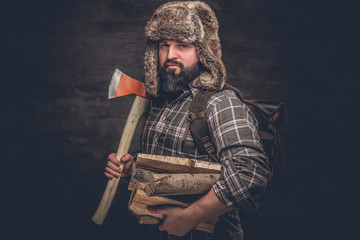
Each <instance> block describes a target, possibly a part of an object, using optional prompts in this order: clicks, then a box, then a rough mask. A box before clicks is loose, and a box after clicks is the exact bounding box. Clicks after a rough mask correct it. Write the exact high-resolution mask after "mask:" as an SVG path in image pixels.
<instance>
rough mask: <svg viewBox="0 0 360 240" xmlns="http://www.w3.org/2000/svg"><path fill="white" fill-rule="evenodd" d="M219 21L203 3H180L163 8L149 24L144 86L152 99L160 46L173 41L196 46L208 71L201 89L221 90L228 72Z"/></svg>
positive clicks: (155, 89)
mask: <svg viewBox="0 0 360 240" xmlns="http://www.w3.org/2000/svg"><path fill="white" fill-rule="evenodd" d="M218 29H219V26H218V21H217V19H216V16H215V13H214V11H213V10H212V9H211V8H210V7H209V5H207V4H206V3H204V2H200V1H191V2H190V1H187V2H185V1H181V2H168V3H165V4H163V5H161V6H160V7H159V8H158V9H157V10H156V11H155V13H154V14H153V16H152V18H151V19H150V20H149V22H148V23H147V26H146V28H145V34H146V36H147V38H148V40H147V44H146V51H145V59H144V68H145V86H146V91H147V94H148V95H149V96H150V97H158V94H159V88H160V83H159V74H158V43H159V40H163V39H174V40H179V41H183V42H186V43H192V44H194V45H195V46H196V49H197V53H198V55H199V60H200V62H201V63H202V64H203V66H204V67H205V69H206V71H207V72H204V73H203V74H201V75H200V76H199V79H200V81H199V84H200V87H203V88H209V89H222V88H223V86H224V85H225V82H226V70H225V66H224V64H223V62H222V60H221V45H220V39H219V37H218Z"/></svg>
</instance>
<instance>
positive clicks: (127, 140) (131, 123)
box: [92, 96, 147, 225]
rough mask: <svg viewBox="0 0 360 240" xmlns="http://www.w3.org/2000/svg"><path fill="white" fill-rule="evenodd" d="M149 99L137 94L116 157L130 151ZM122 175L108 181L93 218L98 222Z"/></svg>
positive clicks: (109, 204)
mask: <svg viewBox="0 0 360 240" xmlns="http://www.w3.org/2000/svg"><path fill="white" fill-rule="evenodd" d="M146 102H147V100H146V99H145V98H142V97H139V96H136V98H135V100H134V103H133V105H132V107H131V110H130V113H129V116H128V118H127V120H126V123H125V127H124V130H123V133H122V135H121V140H120V143H119V147H118V150H117V153H116V159H117V160H119V161H120V158H121V157H122V156H123V155H124V154H125V153H127V152H128V151H129V147H130V144H131V140H132V138H133V136H134V132H135V129H136V126H137V124H138V122H139V119H140V116H141V114H142V113H143V112H144V109H145V106H146ZM123 167H124V164H123V163H121V164H120V168H121V169H123ZM119 181H120V177H118V178H113V179H110V180H109V181H108V183H107V186H106V189H105V191H104V194H103V196H102V199H101V201H100V203H99V206H98V208H97V209H96V212H95V213H94V215H93V217H92V220H93V221H94V222H95V223H97V224H100V225H101V224H103V222H104V219H105V217H106V214H107V212H108V210H109V208H110V206H111V203H112V201H113V199H114V196H115V192H116V189H117V186H118V184H119Z"/></svg>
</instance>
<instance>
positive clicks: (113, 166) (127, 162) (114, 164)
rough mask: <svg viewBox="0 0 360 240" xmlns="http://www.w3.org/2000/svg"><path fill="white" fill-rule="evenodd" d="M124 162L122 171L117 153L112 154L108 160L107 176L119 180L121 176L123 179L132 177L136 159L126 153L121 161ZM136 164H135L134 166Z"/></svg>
mask: <svg viewBox="0 0 360 240" xmlns="http://www.w3.org/2000/svg"><path fill="white" fill-rule="evenodd" d="M120 160H121V161H122V162H124V169H123V170H122V171H121V169H120V162H119V161H118V160H117V159H116V153H111V154H110V155H109V156H108V158H107V164H106V167H105V172H104V174H105V176H106V177H108V178H109V179H113V178H114V177H115V178H118V177H119V176H120V174H121V177H128V176H130V173H131V170H132V167H135V163H134V161H133V160H134V158H133V156H132V155H130V154H128V153H126V154H125V155H124V156H122V157H121V159H120ZM133 163H134V164H133Z"/></svg>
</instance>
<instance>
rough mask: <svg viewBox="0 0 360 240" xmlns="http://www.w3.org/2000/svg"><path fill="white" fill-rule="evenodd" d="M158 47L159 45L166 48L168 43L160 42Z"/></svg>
mask: <svg viewBox="0 0 360 240" xmlns="http://www.w3.org/2000/svg"><path fill="white" fill-rule="evenodd" d="M160 47H161V48H166V47H169V44H166V43H161V44H160Z"/></svg>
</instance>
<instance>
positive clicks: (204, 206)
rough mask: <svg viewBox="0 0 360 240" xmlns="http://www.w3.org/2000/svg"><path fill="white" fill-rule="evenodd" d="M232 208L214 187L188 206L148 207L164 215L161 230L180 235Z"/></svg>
mask: <svg viewBox="0 0 360 240" xmlns="http://www.w3.org/2000/svg"><path fill="white" fill-rule="evenodd" d="M232 209H233V208H232V207H229V206H227V205H225V204H224V203H223V202H221V201H220V199H219V198H218V197H217V196H216V195H215V192H214V190H213V189H211V190H210V191H209V192H208V193H207V194H206V195H205V196H203V197H202V198H200V199H199V200H197V201H196V202H194V203H192V204H191V205H190V206H188V207H187V208H179V207H161V206H156V207H151V208H150V207H148V210H149V211H150V212H152V213H160V214H163V215H164V220H163V222H162V223H161V224H160V226H159V230H160V231H164V230H165V231H167V232H168V233H169V234H172V235H176V236H179V237H182V236H184V235H185V234H186V233H188V232H189V231H190V230H191V229H192V228H193V227H195V226H196V225H198V224H199V223H202V222H205V221H206V220H208V219H211V218H214V217H217V216H220V215H223V214H225V213H227V212H230V211H231V210H232Z"/></svg>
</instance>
